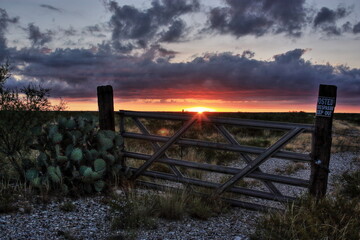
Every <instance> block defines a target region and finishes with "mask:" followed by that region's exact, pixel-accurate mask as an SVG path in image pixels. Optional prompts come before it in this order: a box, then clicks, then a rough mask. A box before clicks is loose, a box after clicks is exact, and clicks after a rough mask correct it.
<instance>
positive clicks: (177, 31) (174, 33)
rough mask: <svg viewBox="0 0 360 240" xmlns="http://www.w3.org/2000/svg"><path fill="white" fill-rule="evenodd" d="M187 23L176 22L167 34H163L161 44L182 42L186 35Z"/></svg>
mask: <svg viewBox="0 0 360 240" xmlns="http://www.w3.org/2000/svg"><path fill="white" fill-rule="evenodd" d="M185 27H186V25H185V23H184V21H182V20H176V21H174V22H173V23H172V24H171V26H170V27H169V29H168V30H167V31H166V32H163V33H162V34H161V38H160V41H161V42H176V41H178V40H180V39H181V38H182V37H183V35H184V33H185Z"/></svg>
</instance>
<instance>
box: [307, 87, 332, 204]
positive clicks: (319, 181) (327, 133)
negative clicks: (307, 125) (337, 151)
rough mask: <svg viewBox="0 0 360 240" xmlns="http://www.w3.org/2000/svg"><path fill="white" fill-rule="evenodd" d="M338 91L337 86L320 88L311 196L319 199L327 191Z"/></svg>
mask: <svg viewBox="0 0 360 240" xmlns="http://www.w3.org/2000/svg"><path fill="white" fill-rule="evenodd" d="M336 89H337V87H336V86H333V85H322V84H321V85H320V88H319V96H318V102H317V109H316V119H315V131H314V135H313V141H312V163H311V176H310V194H311V195H313V196H315V197H316V198H318V199H320V198H322V197H324V196H325V194H326V189H327V182H328V174H329V162H330V153H331V141H332V137H331V129H332V122H333V115H334V109H335V104H336Z"/></svg>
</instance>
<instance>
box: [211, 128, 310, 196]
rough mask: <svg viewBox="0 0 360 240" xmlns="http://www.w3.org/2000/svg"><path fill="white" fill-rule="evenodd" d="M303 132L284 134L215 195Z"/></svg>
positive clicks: (301, 129) (217, 192) (254, 168)
mask: <svg viewBox="0 0 360 240" xmlns="http://www.w3.org/2000/svg"><path fill="white" fill-rule="evenodd" d="M302 131H304V128H294V129H293V130H291V131H290V132H288V133H286V134H285V135H284V136H283V137H282V138H280V139H279V140H278V141H277V142H276V143H275V144H274V145H272V146H271V147H269V148H268V149H267V150H266V151H264V152H263V153H262V154H260V155H259V156H258V157H257V158H255V160H254V161H252V162H251V163H249V164H248V165H246V167H244V168H243V169H242V170H241V171H240V172H239V173H237V174H235V175H234V176H233V177H232V178H230V179H229V180H228V181H227V182H225V183H224V184H222V185H221V186H220V187H219V188H218V189H216V191H215V195H220V194H221V193H223V192H224V191H226V190H227V189H229V188H230V187H232V186H233V185H234V184H235V183H236V182H237V181H238V180H239V179H241V178H243V177H245V176H247V175H249V174H250V173H252V172H253V171H255V170H256V169H257V168H258V167H259V166H260V165H261V164H262V163H263V162H265V161H266V160H267V159H268V158H269V157H271V156H272V155H273V154H274V153H275V152H277V151H278V150H279V149H280V148H281V147H283V146H284V145H285V144H287V143H288V142H289V141H290V140H291V139H292V138H293V137H295V136H296V135H298V134H299V133H301V132H302Z"/></svg>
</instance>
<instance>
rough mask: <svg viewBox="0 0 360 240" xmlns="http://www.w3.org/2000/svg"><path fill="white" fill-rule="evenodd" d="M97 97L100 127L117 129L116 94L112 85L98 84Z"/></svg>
mask: <svg viewBox="0 0 360 240" xmlns="http://www.w3.org/2000/svg"><path fill="white" fill-rule="evenodd" d="M97 97H98V106H99V125H100V129H102V130H113V131H115V117H114V95H113V88H112V86H110V85H107V86H98V87H97Z"/></svg>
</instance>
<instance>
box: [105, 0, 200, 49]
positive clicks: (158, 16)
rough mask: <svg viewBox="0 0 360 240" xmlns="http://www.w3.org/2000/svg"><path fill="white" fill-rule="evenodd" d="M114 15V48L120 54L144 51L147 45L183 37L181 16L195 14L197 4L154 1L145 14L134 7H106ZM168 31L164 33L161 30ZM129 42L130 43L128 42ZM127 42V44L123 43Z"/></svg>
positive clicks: (192, 1) (178, 0) (193, 0)
mask: <svg viewBox="0 0 360 240" xmlns="http://www.w3.org/2000/svg"><path fill="white" fill-rule="evenodd" d="M107 6H108V8H109V10H110V11H111V12H112V13H113V15H112V17H111V19H110V24H111V26H112V28H113V30H112V40H113V42H114V46H115V47H118V48H119V50H121V51H123V50H125V51H129V50H131V49H132V48H135V47H140V48H144V47H146V46H147V45H148V43H149V42H150V41H156V40H159V39H160V40H161V41H166V42H174V41H178V40H179V39H180V38H181V37H183V34H184V30H185V29H186V26H185V23H184V22H183V21H182V20H181V19H180V16H181V15H184V14H187V13H191V12H194V11H197V10H198V9H199V2H198V1H197V0H161V1H158V0H155V1H153V2H152V3H151V7H150V8H148V9H145V10H140V9H137V8H135V7H133V6H128V5H124V6H119V5H118V3H117V2H114V1H111V2H110V3H108V4H107ZM163 28H167V30H163ZM129 41H130V42H129ZM124 42H127V43H124Z"/></svg>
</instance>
